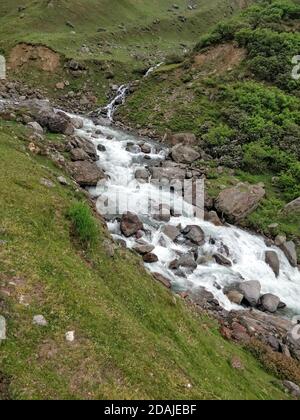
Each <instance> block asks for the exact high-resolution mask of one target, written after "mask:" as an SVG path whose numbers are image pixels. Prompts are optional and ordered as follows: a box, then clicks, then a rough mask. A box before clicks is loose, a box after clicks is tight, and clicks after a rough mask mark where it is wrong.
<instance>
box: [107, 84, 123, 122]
mask: <svg viewBox="0 0 300 420" xmlns="http://www.w3.org/2000/svg"><path fill="white" fill-rule="evenodd" d="M128 90H129V85H121V86H120V87H119V88H118V90H117V94H116V96H115V97H114V98H113V99H112V101H111V102H110V103H109V104H108V105H107V106H106V107H105V108H104V111H105V112H106V116H107V118H108V119H109V120H110V121H113V116H114V113H115V112H116V109H117V108H118V106H120V105H122V104H124V102H125V98H126V95H127V93H128Z"/></svg>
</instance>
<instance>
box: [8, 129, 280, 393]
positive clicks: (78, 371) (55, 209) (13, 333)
mask: <svg viewBox="0 0 300 420" xmlns="http://www.w3.org/2000/svg"><path fill="white" fill-rule="evenodd" d="M24 135H25V133H24V129H23V128H21V127H19V126H17V125H15V124H13V123H5V122H1V125H0V154H1V166H0V180H1V185H2V190H1V205H0V221H1V222H0V239H1V240H4V241H7V243H6V244H5V245H3V244H1V245H0V313H1V314H3V315H4V316H5V317H6V319H7V321H8V340H7V341H6V342H4V343H2V344H0V346H1V349H0V392H1V391H2V394H0V399H1V398H4V397H9V398H19V399H24V398H34V399H36V398H47V399H48V398H49V399H51V398H78V399H81V398H104V399H106V398H162V399H166V398H172V399H173V398H199V399H207V398H215V399H220V398H222V399H228V398H231V399H238V398H247V399H250V398H251V399H266V398H270V399H275V398H279V399H281V398H286V394H285V393H283V392H282V391H281V390H280V389H279V388H277V387H276V386H275V385H274V381H273V380H274V378H272V376H270V375H269V374H267V373H265V372H264V371H263V370H262V368H261V367H260V366H259V364H258V362H257V361H255V359H254V358H253V357H252V356H250V355H249V354H247V353H246V352H245V351H244V350H242V349H240V348H239V347H237V346H235V345H233V344H231V343H228V342H226V341H224V340H223V339H222V338H221V337H220V335H219V333H218V332H217V328H216V325H215V324H214V322H212V321H211V320H209V319H206V318H204V317H199V315H196V314H193V313H192V312H191V310H190V309H187V308H186V307H185V306H184V304H183V303H182V301H181V300H180V299H179V298H176V297H175V296H173V295H172V294H170V293H169V292H168V291H166V290H165V289H164V288H163V287H161V286H160V285H159V284H157V283H155V282H154V281H153V280H152V279H151V278H150V276H149V275H147V274H146V273H145V271H144V269H143V268H142V267H141V263H140V260H139V259H138V258H137V257H135V256H134V255H133V254H131V253H128V252H127V251H122V250H119V251H118V252H117V254H116V255H115V257H114V258H109V257H108V256H107V255H106V253H105V250H104V247H103V240H104V238H105V235H106V234H105V231H104V230H103V228H99V229H100V231H101V233H100V234H99V239H98V241H97V243H96V244H95V245H94V248H93V249H91V250H90V251H89V253H88V254H87V255H84V253H83V251H82V250H81V249H80V247H78V245H76V244H75V243H74V240H72V239H71V237H70V222H69V221H68V218H67V217H66V213H67V212H68V209H69V208H70V207H71V205H72V203H73V202H76V201H78V200H80V199H81V198H82V196H81V194H80V193H76V192H75V191H74V190H73V188H71V187H62V186H60V185H58V183H57V181H56V176H57V175H58V174H60V171H59V170H58V169H57V168H55V167H53V165H52V164H51V163H50V162H49V161H48V160H47V159H46V158H43V157H33V156H31V155H29V154H28V153H26V149H25V144H26V143H25V142H24V141H23V140H24V138H25V137H24ZM51 140H52V141H56V138H51ZM42 177H44V178H48V179H52V181H53V182H55V184H56V185H55V187H54V188H52V189H48V188H46V187H44V186H42V185H41V184H40V179H41V178H42ZM21 297H22V302H23V303H20V302H21V300H20V299H21ZM36 314H43V315H44V316H45V317H46V319H47V320H48V321H49V325H48V327H46V328H41V327H36V326H33V325H32V317H33V316H34V315H36ZM69 330H75V331H76V341H75V343H73V344H68V343H67V342H66V341H65V338H64V334H65V332H66V331H69ZM233 355H235V356H238V357H239V358H240V359H241V360H242V362H243V364H244V366H245V370H244V371H238V370H234V369H232V368H231V366H230V360H231V358H232V356H233ZM188 383H191V384H192V388H191V389H189V388H188V387H187V384H188ZM8 384H10V385H9V387H8V388H7V385H8Z"/></svg>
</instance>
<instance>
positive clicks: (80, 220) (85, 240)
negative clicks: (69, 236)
mask: <svg viewBox="0 0 300 420" xmlns="http://www.w3.org/2000/svg"><path fill="white" fill-rule="evenodd" d="M68 217H69V219H70V220H71V222H72V227H73V234H74V235H75V236H76V238H77V239H78V240H79V242H80V244H81V245H82V246H84V247H85V248H90V247H92V246H93V245H95V243H96V242H97V238H98V234H99V228H98V225H97V222H96V220H95V219H94V217H93V215H92V213H91V209H90V208H89V207H88V206H87V205H86V204H85V203H82V202H78V203H75V204H73V205H72V207H71V208H70V210H69V212H68Z"/></svg>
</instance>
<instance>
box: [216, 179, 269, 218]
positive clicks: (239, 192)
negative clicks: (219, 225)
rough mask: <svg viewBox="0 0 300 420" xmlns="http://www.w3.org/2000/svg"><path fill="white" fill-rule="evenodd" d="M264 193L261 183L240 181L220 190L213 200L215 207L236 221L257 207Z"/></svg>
mask: <svg viewBox="0 0 300 420" xmlns="http://www.w3.org/2000/svg"><path fill="white" fill-rule="evenodd" d="M265 194H266V192H265V189H264V187H263V186H262V185H261V184H257V185H250V184H247V183H240V184H238V185H236V186H235V187H232V188H228V189H225V190H223V191H221V192H220V194H219V196H218V197H217V199H216V201H215V207H216V209H217V211H218V212H219V213H220V214H224V215H225V216H227V218H228V219H229V220H230V221H232V222H238V221H240V220H242V219H244V218H245V217H247V216H248V215H249V214H251V213H252V212H253V211H254V210H256V209H257V207H258V206H259V203H260V202H261V200H262V199H263V198H264V196H265Z"/></svg>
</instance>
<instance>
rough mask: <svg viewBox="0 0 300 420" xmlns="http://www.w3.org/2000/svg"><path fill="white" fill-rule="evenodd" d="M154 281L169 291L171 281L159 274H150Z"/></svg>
mask: <svg viewBox="0 0 300 420" xmlns="http://www.w3.org/2000/svg"><path fill="white" fill-rule="evenodd" d="M152 275H153V277H154V278H155V280H157V281H159V282H160V283H161V284H163V285H164V286H165V287H166V288H167V289H171V286H172V285H171V281H170V280H169V279H168V278H167V277H165V276H163V275H162V274H160V273H152Z"/></svg>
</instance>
